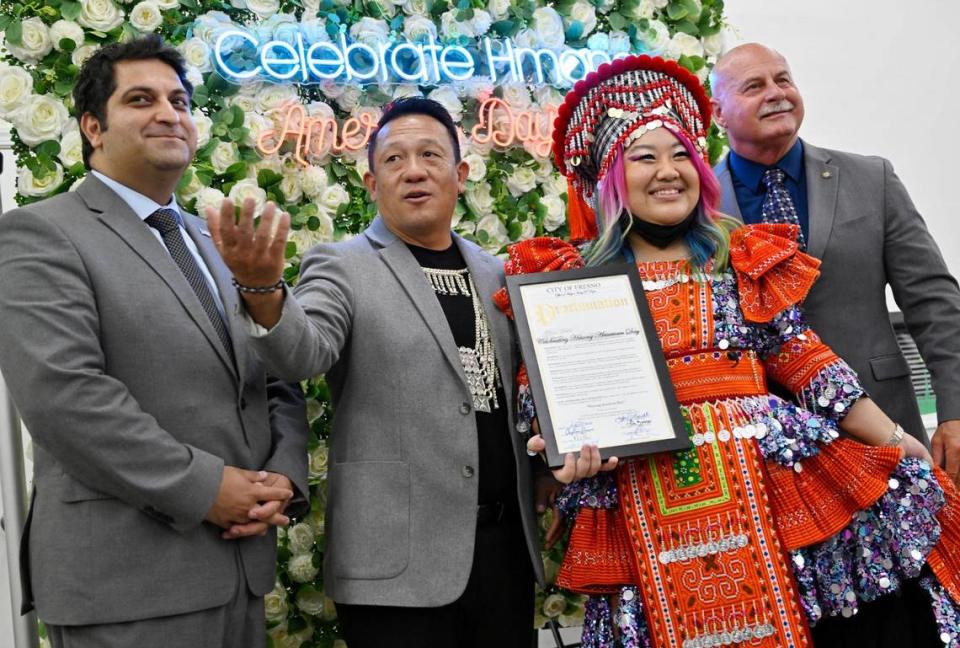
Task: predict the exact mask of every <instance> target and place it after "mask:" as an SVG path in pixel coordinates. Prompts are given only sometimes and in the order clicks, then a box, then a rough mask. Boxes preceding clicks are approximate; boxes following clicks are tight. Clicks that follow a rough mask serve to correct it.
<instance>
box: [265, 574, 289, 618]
mask: <svg viewBox="0 0 960 648" xmlns="http://www.w3.org/2000/svg"><path fill="white" fill-rule="evenodd" d="M263 607H264V612H265V613H266V616H267V621H281V620H283V619H285V618H287V590H286V589H284V587H283V583H281V582H280V581H277V582H276V584H275V585H274V586H273V590H272V591H271V592H269V593H268V594H267V595H266V596H264V597H263Z"/></svg>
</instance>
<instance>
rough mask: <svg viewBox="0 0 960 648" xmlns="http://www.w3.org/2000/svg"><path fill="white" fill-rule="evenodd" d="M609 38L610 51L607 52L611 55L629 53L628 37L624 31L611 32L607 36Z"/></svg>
mask: <svg viewBox="0 0 960 648" xmlns="http://www.w3.org/2000/svg"><path fill="white" fill-rule="evenodd" d="M608 36H610V49H609V50H608V51H609V52H610V54H611V56H612V55H614V54H622V53H627V52H629V51H630V36H629V35H628V34H627V32H624V31H613V32H610V33H609V34H608Z"/></svg>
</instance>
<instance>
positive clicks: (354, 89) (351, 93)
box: [334, 85, 363, 112]
mask: <svg viewBox="0 0 960 648" xmlns="http://www.w3.org/2000/svg"><path fill="white" fill-rule="evenodd" d="M362 97H363V88H362V87H361V86H357V85H350V86H346V87H345V88H344V90H343V92H341V93H340V96H339V97H337V98H336V99H334V101H335V102H336V104H337V105H338V106H340V109H341V110H345V111H347V112H351V111H353V110H354V109H356V107H357V106H359V105H360V99H361V98H362Z"/></svg>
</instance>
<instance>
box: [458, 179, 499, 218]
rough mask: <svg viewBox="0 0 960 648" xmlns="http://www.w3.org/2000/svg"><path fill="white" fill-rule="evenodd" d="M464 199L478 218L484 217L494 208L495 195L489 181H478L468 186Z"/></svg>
mask: <svg viewBox="0 0 960 648" xmlns="http://www.w3.org/2000/svg"><path fill="white" fill-rule="evenodd" d="M464 199H465V200H466V202H467V207H469V208H470V211H472V212H473V215H474V216H476V217H477V218H483V217H485V216H487V215H489V214H490V210H491V209H493V196H492V195H491V194H490V185H489V184H487V183H485V182H484V183H479V182H478V183H477V184H475V185H472V186H469V187H467V191H466V192H465V193H464Z"/></svg>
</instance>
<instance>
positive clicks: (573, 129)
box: [553, 55, 710, 241]
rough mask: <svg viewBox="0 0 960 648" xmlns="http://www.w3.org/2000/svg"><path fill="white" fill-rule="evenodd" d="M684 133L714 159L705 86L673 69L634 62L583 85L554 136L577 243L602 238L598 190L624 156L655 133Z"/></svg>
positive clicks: (649, 60)
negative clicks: (665, 130)
mask: <svg viewBox="0 0 960 648" xmlns="http://www.w3.org/2000/svg"><path fill="white" fill-rule="evenodd" d="M660 127H665V128H668V129H670V130H671V131H673V132H675V133H683V134H684V135H685V136H686V137H687V139H689V140H690V141H691V142H692V143H693V145H694V146H695V147H696V149H697V150H698V151H699V152H700V154H701V155H703V156H704V159H707V139H706V137H707V131H708V130H709V128H710V100H709V99H708V98H707V94H706V92H704V89H703V86H702V85H701V84H700V81H699V80H698V79H697V77H695V76H694V75H693V74H691V73H690V72H688V71H687V70H686V69H684V68H682V67H680V66H679V65H677V64H676V63H675V62H673V61H665V60H664V59H662V58H659V57H650V56H646V55H644V56H630V57H627V58H623V59H617V60H616V61H613V62H612V63H605V64H603V65H601V66H600V68H599V69H597V71H596V72H591V73H590V74H589V75H587V77H586V78H585V79H583V80H582V81H578V82H577V84H576V85H575V86H574V87H573V90H571V91H570V92H569V93H567V97H566V99H565V100H564V102H563V104H561V106H560V109H559V114H558V117H557V120H556V122H554V128H553V153H554V157H555V159H556V163H557V168H558V169H560V172H561V173H562V174H563V175H565V176H566V177H567V181H568V191H567V204H568V207H567V209H568V214H567V220H568V222H569V223H570V238H571V239H572V240H574V241H585V240H589V239H592V238H594V237H596V235H597V228H596V220H595V216H594V211H595V209H596V206H597V205H596V196H595V190H596V186H597V183H598V182H599V181H600V180H602V179H603V177H604V175H606V172H607V170H608V169H609V167H610V164H611V163H612V162H613V157H614V153H615V152H616V151H617V149H618V145H621V144H622V145H623V147H624V148H626V147H628V146H630V144H631V143H632V142H633V141H634V140H635V139H636V138H638V137H640V136H642V135H643V134H644V133H646V132H647V131H649V130H652V129H654V128H660Z"/></svg>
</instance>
